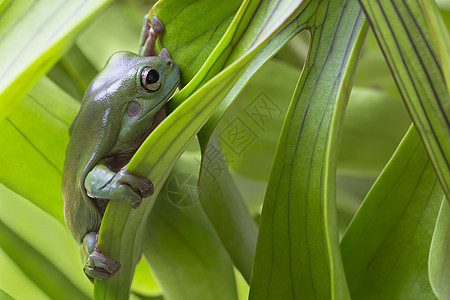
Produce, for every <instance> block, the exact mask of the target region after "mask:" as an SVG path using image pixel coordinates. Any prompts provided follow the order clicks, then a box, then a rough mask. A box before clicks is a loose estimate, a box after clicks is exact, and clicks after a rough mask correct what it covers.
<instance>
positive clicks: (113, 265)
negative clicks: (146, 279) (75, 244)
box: [81, 232, 120, 282]
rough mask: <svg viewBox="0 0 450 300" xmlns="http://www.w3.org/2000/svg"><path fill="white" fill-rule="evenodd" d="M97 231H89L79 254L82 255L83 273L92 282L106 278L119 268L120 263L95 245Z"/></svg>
mask: <svg viewBox="0 0 450 300" xmlns="http://www.w3.org/2000/svg"><path fill="white" fill-rule="evenodd" d="M97 240H98V232H89V233H88V234H86V236H85V237H84V239H83V244H82V245H81V252H82V253H81V254H82V256H83V261H85V265H84V273H85V274H86V276H87V277H88V278H89V280H91V281H92V282H94V279H96V280H104V279H107V278H109V277H111V276H113V275H114V274H116V273H117V272H118V271H119V270H120V263H119V262H118V261H116V260H114V259H112V258H111V257H108V256H106V255H105V254H103V253H102V252H100V251H99V250H98V247H97Z"/></svg>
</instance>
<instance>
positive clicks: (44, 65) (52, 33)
mask: <svg viewBox="0 0 450 300" xmlns="http://www.w3.org/2000/svg"><path fill="white" fill-rule="evenodd" d="M109 1H110V0H96V1H63V0H45V1H13V2H11V3H10V4H9V5H7V6H6V7H5V9H4V11H3V12H2V18H1V21H0V56H1V57H2V59H1V60H0V78H1V80H0V99H1V102H0V120H1V119H3V118H4V117H5V116H6V115H8V113H9V112H11V111H12V109H13V107H14V106H15V104H16V103H17V102H18V101H20V99H22V97H23V96H25V94H26V93H27V91H28V90H29V89H30V88H31V87H32V86H33V85H34V84H35V83H36V82H37V80H38V79H39V78H40V77H41V76H42V75H43V74H45V72H47V71H48V69H49V68H50V67H51V66H52V65H53V64H54V63H56V61H57V60H58V59H59V58H60V57H61V56H62V54H63V53H64V52H65V51H66V50H67V49H68V48H69V46H70V45H72V44H73V41H74V38H75V35H76V34H77V33H78V32H79V31H80V29H81V28H82V27H83V26H85V25H86V24H87V22H88V21H89V20H91V19H92V18H93V17H94V16H95V15H97V14H98V13H99V12H100V10H101V9H102V8H103V7H105V5H106V4H108V3H109Z"/></svg>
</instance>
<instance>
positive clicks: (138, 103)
mask: <svg viewBox="0 0 450 300" xmlns="http://www.w3.org/2000/svg"><path fill="white" fill-rule="evenodd" d="M179 82H180V70H179V68H178V66H177V65H176V64H175V62H174V61H173V60H172V59H170V58H169V57H166V56H139V55H137V54H134V53H131V52H126V51H123V52H118V53H115V54H114V55H112V56H111V58H110V59H109V60H108V62H107V64H106V66H105V67H104V69H103V70H102V71H101V72H100V73H99V75H97V77H96V78H95V79H94V80H93V81H92V83H91V85H90V86H89V88H88V91H87V93H88V94H89V95H90V98H91V99H92V100H93V101H102V102H105V104H106V102H107V103H108V105H118V106H120V108H121V109H120V110H121V111H122V112H123V115H124V116H125V114H126V115H127V116H128V117H129V118H131V119H132V120H130V121H131V122H136V121H139V122H140V121H144V120H145V121H149V120H151V119H152V118H153V116H154V115H155V114H156V113H157V112H158V111H159V110H160V109H161V107H162V106H163V105H164V104H165V103H166V102H167V100H168V99H169V98H170V96H172V94H173V93H174V92H175V90H176V88H177V86H178V83H179Z"/></svg>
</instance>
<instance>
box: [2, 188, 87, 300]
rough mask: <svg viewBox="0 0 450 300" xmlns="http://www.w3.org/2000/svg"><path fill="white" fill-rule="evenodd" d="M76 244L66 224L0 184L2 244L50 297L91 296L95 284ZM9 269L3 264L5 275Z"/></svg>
mask: <svg viewBox="0 0 450 300" xmlns="http://www.w3.org/2000/svg"><path fill="white" fill-rule="evenodd" d="M37 225H38V226H37ZM75 246H76V243H75V241H74V240H73V238H72V236H71V235H70V233H69V232H68V231H67V230H66V229H65V228H64V227H63V226H62V224H60V223H58V221H56V220H55V219H54V218H52V217H51V216H49V215H48V214H46V213H44V212H43V211H42V210H40V209H39V208H37V207H36V206H34V205H32V204H31V203H30V202H29V201H27V200H26V199H23V198H21V197H19V196H18V195H16V194H14V193H13V192H11V191H9V190H7V189H6V188H5V187H4V186H3V185H0V248H1V249H2V250H3V251H4V252H5V253H6V254H7V255H8V256H9V257H10V258H11V260H12V261H14V263H15V264H16V265H17V266H18V267H19V268H20V269H21V270H22V272H23V273H24V274H25V275H26V276H27V277H28V278H30V279H31V280H32V281H33V282H34V283H35V284H36V286H37V287H38V288H40V289H41V290H42V291H43V292H45V293H46V294H47V295H48V296H49V297H50V298H54V299H69V298H70V299H87V298H88V296H87V295H86V293H90V290H91V289H92V287H91V286H90V283H89V281H88V280H86V278H84V274H83V271H82V267H81V262H80V260H79V249H77V247H75ZM9 272H10V269H8V268H6V267H5V266H3V265H2V276H3V274H8V273H9ZM2 281H3V280H2ZM8 288H11V290H10V292H11V294H13V295H15V294H16V293H13V289H12V287H8ZM16 288H17V287H16ZM22 293H23V292H22V291H18V292H17V295H23V294H22Z"/></svg>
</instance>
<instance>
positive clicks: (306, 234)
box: [250, 1, 367, 299]
mask: <svg viewBox="0 0 450 300" xmlns="http://www.w3.org/2000/svg"><path fill="white" fill-rule="evenodd" d="M313 3H317V2H315V1H313V2H311V5H313ZM306 17H307V18H308V17H309V18H310V23H309V24H308V25H309V26H310V27H311V36H312V37H311V44H310V53H309V54H308V58H307V61H306V63H305V69H304V71H303V73H302V76H301V78H300V81H299V83H298V86H297V90H296V91H295V93H294V96H293V98H292V102H291V105H290V107H289V110H288V114H287V116H286V119H285V122H284V125H283V129H282V133H281V137H280V141H279V142H278V149H277V152H276V156H275V160H274V164H273V168H272V173H271V175H270V179H269V185H268V187H267V191H266V197H265V200H264V205H263V210H262V215H261V221H260V229H259V235H258V243H257V248H256V254H255V261H254V267H253V277H252V282H251V286H250V299H279V298H284V299H290V298H295V297H304V298H317V299H330V298H332V299H347V298H349V293H348V290H347V286H346V282H345V275H344V271H343V267H342V261H341V257H340V251H339V243H338V230H337V223H336V217H335V215H336V207H335V205H336V204H335V199H334V193H335V168H336V159H337V145H338V142H337V141H338V138H339V133H340V125H341V123H342V119H343V112H344V108H345V104H346V102H347V97H348V90H347V89H348V88H349V87H350V86H351V82H352V77H353V71H354V68H355V65H356V62H357V60H358V57H359V54H360V50H361V47H362V44H363V41H364V37H365V34H366V32H367V30H366V29H367V27H366V26H363V21H364V16H363V13H362V11H361V10H360V8H359V5H358V3H357V2H356V1H322V2H321V3H320V5H319V6H318V7H317V10H316V12H315V14H314V15H312V16H311V15H307V16H306Z"/></svg>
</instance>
